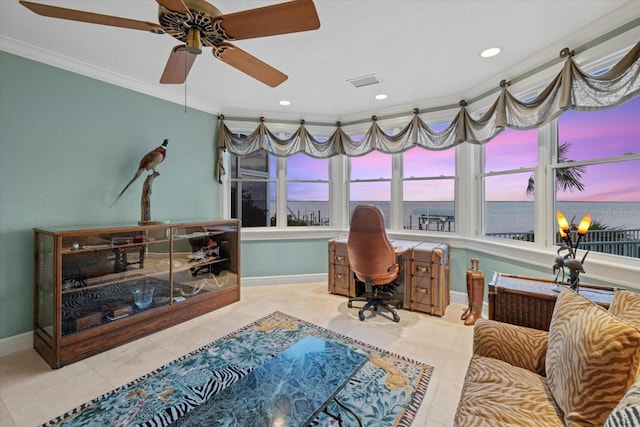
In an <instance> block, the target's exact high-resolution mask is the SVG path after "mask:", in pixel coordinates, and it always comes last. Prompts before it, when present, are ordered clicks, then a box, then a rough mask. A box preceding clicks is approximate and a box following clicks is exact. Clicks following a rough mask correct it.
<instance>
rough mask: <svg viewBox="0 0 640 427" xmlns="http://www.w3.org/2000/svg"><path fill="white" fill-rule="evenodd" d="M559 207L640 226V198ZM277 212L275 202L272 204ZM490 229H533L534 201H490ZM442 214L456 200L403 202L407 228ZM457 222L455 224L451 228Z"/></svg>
mask: <svg viewBox="0 0 640 427" xmlns="http://www.w3.org/2000/svg"><path fill="white" fill-rule="evenodd" d="M359 204H374V205H377V206H379V207H380V209H381V210H382V211H383V212H384V214H385V218H387V219H388V218H390V202H378V201H376V202H351V206H350V209H351V210H353V209H354V208H355V207H356V206H357V205H359ZM556 208H557V209H559V210H560V211H562V213H564V215H565V217H566V218H567V219H568V220H569V221H571V220H572V219H574V222H575V223H578V222H580V219H581V218H582V217H583V216H584V215H585V214H587V213H590V214H591V219H592V220H593V221H599V222H600V223H602V224H603V225H606V226H607V227H617V228H620V229H626V230H629V229H640V202H557V204H556ZM271 209H272V211H271V212H275V204H273V205H272V206H271ZM486 209H487V224H486V229H487V230H486V232H487V233H521V232H527V231H532V230H533V209H534V207H533V202H487V204H486ZM427 211H428V212H429V213H431V214H434V213H435V214H437V215H440V214H443V213H446V212H453V202H411V201H406V202H404V209H403V216H404V218H403V224H404V227H405V228H410V227H409V225H410V224H411V228H413V229H417V228H418V225H417V224H418V217H419V216H420V213H424V212H427ZM289 213H290V214H293V215H294V216H298V217H303V218H308V219H310V218H313V219H317V218H318V216H319V217H320V218H321V219H322V220H326V219H328V217H329V204H328V203H327V202H317V201H291V202H289ZM454 227H455V224H452V231H453V230H454Z"/></svg>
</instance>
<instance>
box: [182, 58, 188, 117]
mask: <svg viewBox="0 0 640 427" xmlns="http://www.w3.org/2000/svg"><path fill="white" fill-rule="evenodd" d="M183 56H184V75H185V76H186V75H187V55H186V54H185V55H183ZM184 113H185V114H187V79H186V78H185V79H184Z"/></svg>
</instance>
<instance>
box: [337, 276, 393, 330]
mask: <svg viewBox="0 0 640 427" xmlns="http://www.w3.org/2000/svg"><path fill="white" fill-rule="evenodd" d="M395 286H397V284H389V285H386V286H371V284H369V283H365V288H366V290H367V294H369V296H362V297H353V298H349V302H348V303H347V306H348V307H349V308H353V302H364V303H365V305H364V306H362V308H360V311H358V318H359V319H360V320H361V321H363V320H364V319H365V316H364V312H365V311H367V310H370V309H373V311H378V307H380V308H383V309H385V310H386V311H388V312H389V313H391V315H392V316H393V321H394V322H396V323H398V322H399V321H400V316H399V315H398V312H397V311H396V310H395V309H394V308H393V306H395V307H396V308H398V309H399V308H402V301H400V300H399V299H396V298H394V294H395V290H394V289H393V288H394V287H395Z"/></svg>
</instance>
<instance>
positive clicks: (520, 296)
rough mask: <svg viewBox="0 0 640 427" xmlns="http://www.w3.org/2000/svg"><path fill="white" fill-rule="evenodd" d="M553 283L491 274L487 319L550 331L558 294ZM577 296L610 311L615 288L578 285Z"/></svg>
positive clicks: (544, 280) (537, 279)
mask: <svg viewBox="0 0 640 427" xmlns="http://www.w3.org/2000/svg"><path fill="white" fill-rule="evenodd" d="M555 286H556V284H555V283H554V281H553V280H550V279H549V280H546V279H539V278H534V277H522V276H514V275H511V274H504V273H493V278H492V279H491V282H490V283H489V319H491V320H498V321H500V322H505V323H511V324H514V325H519V326H526V327H528V328H534V329H541V330H544V331H548V330H549V325H550V323H551V316H552V315H553V308H554V307H555V304H556V299H557V298H558V294H559V292H557V291H554V288H555ZM579 292H580V294H582V295H584V296H586V297H587V298H589V299H590V300H591V301H594V302H596V303H597V304H600V305H601V306H603V307H604V308H609V304H611V301H612V299H613V294H614V292H615V288H610V287H605V286H596V285H588V284H580V288H579Z"/></svg>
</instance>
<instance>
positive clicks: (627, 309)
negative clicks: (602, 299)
mask: <svg viewBox="0 0 640 427" xmlns="http://www.w3.org/2000/svg"><path fill="white" fill-rule="evenodd" d="M609 313H611V314H613V315H614V316H616V317H617V318H618V319H622V320H624V321H625V322H627V323H629V324H630V325H633V326H635V327H636V328H638V329H640V294H638V293H635V292H631V291H623V290H621V289H618V290H616V293H615V295H614V296H613V301H612V302H611V305H610V306H609Z"/></svg>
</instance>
